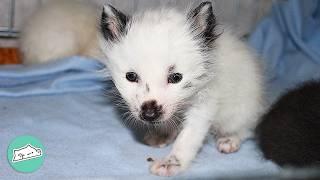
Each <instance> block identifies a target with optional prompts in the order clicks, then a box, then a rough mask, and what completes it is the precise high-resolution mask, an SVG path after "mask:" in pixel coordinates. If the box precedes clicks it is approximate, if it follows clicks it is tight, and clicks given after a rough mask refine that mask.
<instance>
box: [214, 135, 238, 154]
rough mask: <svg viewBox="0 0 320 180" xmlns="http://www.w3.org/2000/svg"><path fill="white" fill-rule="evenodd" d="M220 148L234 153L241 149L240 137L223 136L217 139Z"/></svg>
mask: <svg viewBox="0 0 320 180" xmlns="http://www.w3.org/2000/svg"><path fill="white" fill-rule="evenodd" d="M217 146H218V150H219V151H220V152H222V153H233V152H236V151H238V150H239V149H240V139H239V138H237V137H223V138H219V139H218V140H217Z"/></svg>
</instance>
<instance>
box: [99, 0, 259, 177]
mask: <svg viewBox="0 0 320 180" xmlns="http://www.w3.org/2000/svg"><path fill="white" fill-rule="evenodd" d="M216 24H217V23H216V19H215V16H214V14H213V10H212V5H211V3H209V2H204V3H201V4H200V5H199V6H198V7H197V8H196V9H194V10H192V11H190V12H189V13H187V14H185V13H181V12H178V11H176V10H174V9H161V10H153V11H146V12H144V13H142V14H138V15H134V16H127V15H125V14H123V13H122V12H120V11H118V10H116V9H115V8H113V7H112V6H105V7H104V10H103V13H102V18H101V24H100V25H101V36H100V46H101V49H102V51H103V52H104V54H105V57H106V59H105V60H104V59H102V62H104V63H105V64H106V65H107V67H108V70H109V71H110V73H111V75H112V79H113V81H114V83H115V85H116V87H117V89H118V91H119V92H120V94H121V97H122V98H123V100H124V102H125V104H126V106H128V109H129V114H130V116H129V118H134V119H135V120H136V121H138V122H141V123H143V124H146V125H147V126H149V125H150V126H153V125H155V124H156V126H161V125H166V126H167V125H168V124H169V125H172V126H173V127H176V125H177V124H178V121H179V123H181V122H180V121H181V120H182V119H181V118H180V117H184V118H183V119H184V120H183V122H182V123H181V127H182V128H181V130H180V131H179V133H178V135H177V137H176V140H175V142H174V145H173V149H172V151H171V153H170V154H169V155H168V156H167V157H166V158H164V159H160V160H154V161H153V163H152V165H151V168H150V170H151V172H152V173H153V174H157V175H162V176H170V175H174V174H176V173H179V172H181V171H183V170H185V169H186V168H187V167H188V166H189V165H190V163H191V162H192V160H193V159H194V158H195V156H196V154H197V152H198V151H199V149H200V148H201V146H202V143H203V140H204V139H205V137H206V135H207V134H208V133H209V132H210V131H211V132H212V133H214V135H215V137H216V140H217V148H218V149H219V150H220V151H221V152H224V153H231V152H235V151H237V150H238V149H239V148H240V144H241V142H242V141H243V140H245V139H246V138H249V137H250V136H251V135H252V129H253V128H254V127H255V125H256V122H257V120H258V118H259V115H260V114H261V113H262V110H263V105H262V103H263V86H262V84H263V83H262V77H261V69H260V66H259V62H258V60H257V57H256V56H255V55H254V54H253V53H252V52H251V51H250V50H249V49H248V48H247V46H246V45H245V44H244V43H243V42H241V41H240V40H239V39H237V38H236V37H235V36H233V35H232V34H231V33H230V32H228V31H227V30H220V31H221V32H219V30H217V27H216ZM220 29H222V28H220ZM181 114H182V116H180V115H181ZM171 139H172V138H171Z"/></svg>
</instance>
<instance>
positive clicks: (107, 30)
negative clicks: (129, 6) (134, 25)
mask: <svg viewBox="0 0 320 180" xmlns="http://www.w3.org/2000/svg"><path fill="white" fill-rule="evenodd" d="M128 22H129V17H128V16H126V15H125V14H124V13H122V12H121V11H119V10H117V9H116V8H114V7H113V6H111V5H105V6H104V7H103V11H102V15H101V24H100V26H101V27H100V28H101V33H102V35H103V37H104V38H105V39H106V40H107V41H114V40H119V38H120V37H121V36H122V35H124V34H125V33H126V29H127V25H128Z"/></svg>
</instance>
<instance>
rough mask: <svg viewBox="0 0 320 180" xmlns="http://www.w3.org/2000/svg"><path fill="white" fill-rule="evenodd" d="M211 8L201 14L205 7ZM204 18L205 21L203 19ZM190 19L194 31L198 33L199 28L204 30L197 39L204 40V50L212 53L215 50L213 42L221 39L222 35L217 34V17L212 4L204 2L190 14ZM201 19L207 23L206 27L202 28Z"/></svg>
mask: <svg viewBox="0 0 320 180" xmlns="http://www.w3.org/2000/svg"><path fill="white" fill-rule="evenodd" d="M205 6H209V8H208V10H207V12H205V13H204V14H200V12H201V10H202V8H203V7H205ZM203 18H204V19H203ZM188 19H189V20H190V21H191V22H192V24H191V26H192V30H193V31H198V28H203V30H202V31H200V32H199V33H198V34H196V36H197V37H196V38H197V39H202V40H203V42H202V43H201V44H203V49H204V50H205V51H211V50H212V48H213V42H214V41H215V40H216V39H217V38H218V37H219V35H220V34H217V33H216V32H215V28H216V26H217V20H216V16H215V15H214V13H213V7H212V3H211V2H209V1H207V2H202V3H201V4H200V5H199V6H198V7H197V8H195V9H194V10H193V11H191V12H190V13H189V14H188ZM199 19H201V20H202V21H204V22H205V26H200V24H201V23H200V24H199Z"/></svg>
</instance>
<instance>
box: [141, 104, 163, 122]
mask: <svg viewBox="0 0 320 180" xmlns="http://www.w3.org/2000/svg"><path fill="white" fill-rule="evenodd" d="M161 114H162V106H158V105H157V102H156V101H154V100H152V101H146V102H144V103H143V104H142V106H141V114H140V116H141V119H143V120H145V121H149V122H152V121H155V120H157V119H158V118H159V117H160V116H161Z"/></svg>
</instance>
